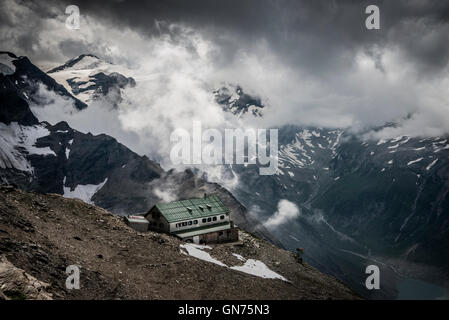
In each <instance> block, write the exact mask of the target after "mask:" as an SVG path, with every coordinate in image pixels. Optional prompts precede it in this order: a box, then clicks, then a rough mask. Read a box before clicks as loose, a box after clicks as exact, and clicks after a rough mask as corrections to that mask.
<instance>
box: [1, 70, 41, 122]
mask: <svg viewBox="0 0 449 320" xmlns="http://www.w3.org/2000/svg"><path fill="white" fill-rule="evenodd" d="M0 88H1V90H0V122H3V123H6V124H10V123H11V122H18V123H19V124H22V125H33V124H37V123H38V122H39V121H38V120H37V118H36V117H35V116H34V115H33V113H32V112H31V110H30V108H29V107H28V103H27V102H26V97H25V96H24V95H23V93H22V92H21V90H20V87H19V86H18V85H16V84H14V82H13V80H12V79H11V77H10V76H5V75H3V74H0Z"/></svg>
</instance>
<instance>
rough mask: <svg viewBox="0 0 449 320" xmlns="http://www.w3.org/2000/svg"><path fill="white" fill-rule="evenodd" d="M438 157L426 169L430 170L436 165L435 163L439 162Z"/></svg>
mask: <svg viewBox="0 0 449 320" xmlns="http://www.w3.org/2000/svg"><path fill="white" fill-rule="evenodd" d="M437 161H438V158H436V159H435V160H433V161H432V162H431V163H430V164H429V165H428V166H427V167H426V170H427V171H429V170H430V169H431V168H432V167H433V166H434V165H435V163H437Z"/></svg>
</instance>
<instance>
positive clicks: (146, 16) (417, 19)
mask: <svg viewBox="0 0 449 320" xmlns="http://www.w3.org/2000/svg"><path fill="white" fill-rule="evenodd" d="M69 4H76V5H78V6H79V7H80V11H81V14H82V15H89V16H91V17H95V18H96V19H98V20H99V21H102V22H103V23H110V24H111V26H114V27H117V26H120V27H121V28H131V29H133V30H138V31H139V32H141V33H142V34H145V35H148V36H151V35H157V34H158V33H159V32H160V29H158V28H157V26H156V25H157V23H156V21H158V22H159V26H162V27H163V26H164V23H170V24H171V23H182V24H185V25H188V26H191V27H193V28H195V29H196V30H201V31H202V32H203V33H205V34H207V35H208V36H209V37H210V38H212V39H214V42H215V43H217V44H218V45H220V46H221V55H220V56H219V57H217V63H219V62H223V63H226V61H227V60H228V59H232V58H233V56H234V54H235V53H236V52H238V50H239V49H240V48H247V47H251V46H252V45H253V43H254V42H257V41H260V40H261V39H263V40H265V41H266V42H267V44H268V45H269V46H270V47H271V49H273V51H274V52H276V53H277V54H278V55H280V56H281V57H282V59H283V60H284V61H286V63H289V64H292V65H298V66H301V68H302V69H305V70H309V71H310V72H313V73H315V74H321V73H328V72H332V71H335V72H337V71H338V70H339V69H346V68H350V67H351V64H352V62H353V56H352V54H353V53H355V52H357V51H358V50H359V49H360V48H366V52H367V53H368V54H370V53H371V52H373V51H372V47H373V45H377V46H380V47H381V48H382V47H385V46H397V47H399V48H400V49H402V50H403V52H404V54H405V57H407V59H410V60H411V61H413V62H414V63H416V65H417V69H418V70H419V72H423V73H429V72H431V73H435V72H437V71H438V70H439V69H441V68H443V67H444V66H445V65H447V63H448V60H449V27H448V23H449V3H447V2H445V1H437V0H434V1H429V0H428V1H405V0H404V1H379V0H377V1H348V0H341V1H329V0H321V1H306V0H304V1H297V0H291V1H289V0H278V1H273V0H247V1H241V0H239V1H237V0H219V1H218V0H196V1H185V0H163V1H137V0H127V1H119V0H109V1H93V0H79V1H76V3H73V1H72V0H67V1H65V3H64V1H63V2H61V1H54V2H46V3H45V4H43V3H42V2H41V1H39V2H33V1H30V2H28V1H26V2H22V5H25V6H27V7H28V8H30V10H32V11H34V13H35V18H34V19H33V21H24V22H23V23H24V24H25V23H26V24H28V25H30V28H29V31H30V32H28V33H25V34H21V35H20V36H18V38H17V46H19V47H20V48H23V49H24V50H25V51H28V52H30V53H29V54H32V51H33V49H32V48H33V46H32V45H33V44H34V43H35V42H36V41H38V40H37V39H39V28H40V22H39V19H43V18H51V17H54V16H56V15H58V14H61V12H62V13H64V9H65V7H66V6H67V5H69ZM369 4H376V5H378V6H379V8H380V11H381V30H376V31H369V30H367V29H366V28H365V18H366V16H367V15H366V14H365V8H366V6H367V5H369ZM5 5H6V4H3V8H2V10H1V13H0V14H1V18H2V19H1V22H0V26H9V27H11V26H12V24H13V23H14V21H11V17H10V16H9V15H8V8H7V7H5ZM224 35H226V36H224ZM61 46H62V47H61V49H62V50H63V52H64V53H65V54H67V55H69V54H74V53H78V52H79V51H80V50H83V49H90V48H89V47H88V46H86V45H85V44H82V43H79V44H78V46H73V43H71V42H70V40H68V41H67V42H66V43H63V44H61ZM378 57H379V59H378V60H379V67H380V68H382V66H381V56H378ZM334 69H335V70H334Z"/></svg>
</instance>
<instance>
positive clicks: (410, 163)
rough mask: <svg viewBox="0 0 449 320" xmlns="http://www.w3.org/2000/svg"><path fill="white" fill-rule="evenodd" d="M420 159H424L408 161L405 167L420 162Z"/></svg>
mask: <svg viewBox="0 0 449 320" xmlns="http://www.w3.org/2000/svg"><path fill="white" fill-rule="evenodd" d="M422 159H424V158H419V159H416V160H412V161H409V162H407V165H408V166H409V165H412V164H414V163H417V162H420V161H421V160H422Z"/></svg>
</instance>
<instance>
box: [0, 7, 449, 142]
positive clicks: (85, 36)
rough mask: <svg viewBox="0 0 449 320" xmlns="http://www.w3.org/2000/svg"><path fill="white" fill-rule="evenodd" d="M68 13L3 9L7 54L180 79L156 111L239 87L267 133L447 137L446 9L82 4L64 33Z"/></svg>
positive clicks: (1, 31) (1, 36)
mask: <svg viewBox="0 0 449 320" xmlns="http://www.w3.org/2000/svg"><path fill="white" fill-rule="evenodd" d="M68 4H72V3H71V2H70V1H69V2H67V3H64V1H55V2H52V1H45V4H44V3H43V1H16V0H2V1H1V4H0V41H1V44H2V50H9V51H13V52H15V53H16V54H18V55H26V56H29V57H30V58H31V59H32V61H33V62H35V63H37V64H39V65H41V66H47V65H50V64H61V63H63V62H64V61H66V60H67V59H70V58H72V57H74V56H77V55H79V54H81V53H93V54H96V55H98V56H100V57H102V58H104V59H107V60H109V61H112V62H115V63H120V64H126V65H128V66H129V67H130V68H135V69H136V70H140V71H141V72H156V71H157V72H159V73H164V74H170V75H176V76H177V77H178V79H183V81H185V83H186V87H187V88H188V91H187V90H186V91H184V92H183V91H182V90H184V89H183V88H182V85H181V86H173V88H172V89H173V90H175V89H176V90H178V93H174V92H169V93H165V94H164V96H161V98H160V99H159V100H158V101H157V103H158V105H160V106H162V105H164V102H166V103H170V104H173V103H175V104H177V105H178V106H177V107H179V108H183V107H184V106H183V105H182V104H183V103H188V102H185V101H184V102H183V99H182V98H181V97H186V95H189V93H191V94H193V95H195V96H196V97H202V96H201V93H200V92H199V91H201V90H205V91H207V90H210V88H211V87H214V86H216V85H217V84H218V83H221V82H229V83H238V84H241V85H242V86H243V88H244V89H246V90H247V91H249V92H252V93H255V94H257V95H259V96H260V97H261V98H262V99H263V101H264V102H265V103H266V104H267V106H268V109H267V112H266V113H265V114H266V117H265V118H264V119H263V120H262V122H261V123H260V124H259V125H264V126H280V125H282V124H286V123H293V124H298V125H318V126H330V127H352V128H355V129H359V128H363V127H366V126H372V125H379V124H382V123H384V122H386V121H391V120H395V121H399V122H401V126H400V127H399V128H398V129H395V130H394V132H391V131H388V132H384V133H381V134H388V135H398V134H416V135H434V134H442V133H447V132H449V105H448V103H449V77H448V59H449V2H447V1H424V0H419V1H414V0H409V1H396V0H395V1H330V0H322V1H316V0H315V1H297V0H295V1H283V0H279V1H268V0H253V1H242V0H239V1H234V0H221V1H217V0H196V1H181V0H164V1H121V0H110V1H93V0H89V1H76V3H73V4H76V5H78V6H79V8H80V12H81V25H80V27H81V28H80V30H68V29H67V28H65V19H66V17H67V16H66V15H65V13H64V11H65V7H66V6H67V5H68ZM369 4H376V5H378V6H379V8H380V30H367V29H366V28H365V19H366V17H367V14H365V8H366V7H367V5H369ZM171 83H172V82H169V83H168V84H171ZM168 91H170V90H168ZM179 91H181V93H182V94H181V95H180V94H179ZM197 91H198V92H197ZM151 92H153V93H154V92H156V91H151ZM175 94H176V97H175V98H174V97H173V96H174V95H175ZM198 99H202V98H198ZM186 100H188V98H187V99H186ZM194 100H195V99H194ZM203 100H204V99H203ZM203 100H201V101H200V102H198V101H196V100H195V103H196V104H198V103H200V104H201V103H207V101H206V100H204V101H203ZM152 101H153V100H152ZM150 102H151V101H149V103H150ZM153 102H154V101H153ZM200 107H201V106H199V107H198V108H200ZM145 108H146V107H144V106H139V109H138V110H139V112H141V113H145V110H146V109H145ZM270 110H271V111H270ZM410 114H411V115H412V116H411V117H408V118H407V119H406V120H401V119H404V118H405V117H406V116H407V115H410ZM128 116H129V115H128ZM217 117H218V118H220V117H219V116H217ZM123 119H125V120H126V121H128V123H126V125H128V126H129V127H130V128H135V129H136V130H138V129H139V124H138V123H136V122H135V121H134V120H133V119H132V117H131V116H130V117H128V118H127V117H126V116H125V117H122V120H123ZM125 120H123V121H125ZM214 121H218V120H216V119H215V120H214Z"/></svg>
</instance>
